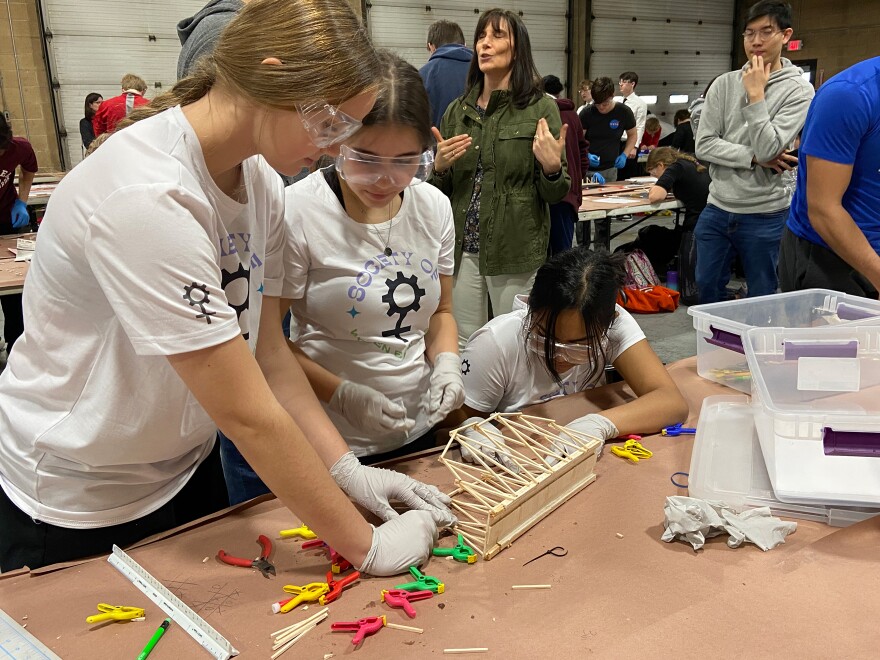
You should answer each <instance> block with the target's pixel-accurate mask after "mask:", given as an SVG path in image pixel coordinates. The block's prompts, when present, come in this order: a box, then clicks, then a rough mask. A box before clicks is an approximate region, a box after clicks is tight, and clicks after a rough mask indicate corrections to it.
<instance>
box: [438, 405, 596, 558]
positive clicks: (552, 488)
mask: <svg viewBox="0 0 880 660" xmlns="http://www.w3.org/2000/svg"><path fill="white" fill-rule="evenodd" d="M488 421H490V422H492V424H493V425H494V426H495V428H496V429H498V430H497V431H496V430H493V429H492V428H491V427H489V428H487V427H486V426H479V425H478V423H476V422H475V423H474V424H469V425H467V426H463V427H461V428H458V429H456V430H454V431H452V432H451V433H450V440H449V443H448V444H447V445H446V448H445V449H444V450H443V453H442V454H440V462H441V463H443V464H444V465H445V466H446V467H447V468H448V469H449V471H450V472H452V474H453V476H454V477H455V485H456V486H457V488H456V489H455V490H454V491H453V492H452V493H450V495H451V496H452V507H453V509H455V511H456V513H457V515H458V519H459V522H458V524H457V525H456V528H455V531H456V532H457V533H459V534H461V535H462V536H463V537H464V539H465V540H466V541H467V542H468V544H470V545H471V546H472V547H473V548H474V549H475V550H476V551H477V552H479V553H480V555H482V557H483V559H485V560H489V559H492V558H493V557H494V556H495V555H497V554H498V553H499V552H501V551H502V550H503V549H504V548H508V547H510V545H511V544H512V543H513V542H514V541H515V540H516V539H517V538H519V537H520V536H521V535H523V534H524V533H525V532H527V531H528V530H529V529H530V528H531V527H532V526H533V525H535V524H536V523H537V522H539V521H540V520H542V519H543V518H544V517H545V516H547V515H548V514H549V513H550V512H552V511H553V510H554V509H556V508H557V507H559V506H560V505H562V504H563V503H565V502H566V501H567V500H568V499H570V498H571V497H572V496H574V495H575V494H577V493H578V492H580V491H581V490H583V489H584V488H586V487H587V486H589V485H590V484H591V483H592V482H593V481H594V480H595V479H596V475H595V474H594V473H593V468H594V467H595V465H596V450H597V449H598V447H599V445H600V440H599V439H598V438H594V437H592V436H589V435H586V434H584V433H580V432H578V431H573V430H571V429H568V428H566V427H564V426H561V425H559V424H557V423H556V422H555V421H553V420H552V419H546V418H543V417H533V416H530V415H524V414H522V413H495V414H494V415H492V416H491V417H489V419H488ZM467 431H470V432H471V433H472V434H473V433H474V432H476V433H478V434H479V436H480V437H481V439H480V440H478V441H475V440H474V439H473V438H471V437H468V435H466V432H467ZM499 431H500V432H499ZM481 444H484V445H485V444H489V445H494V447H495V448H497V449H499V450H502V451H503V452H504V454H506V456H507V457H509V460H507V461H505V462H506V464H505V463H502V462H499V461H498V460H495V458H493V457H491V456H489V455H487V454H486V453H484V452H482V451H480V445H481ZM456 445H458V446H459V447H466V448H467V449H469V450H470V451H471V453H472V454H473V456H474V459H475V463H474V464H469V463H465V462H463V461H462V460H461V459H460V458H459V453H458V451H457V447H456ZM490 448H491V447H490ZM490 453H491V452H490Z"/></svg>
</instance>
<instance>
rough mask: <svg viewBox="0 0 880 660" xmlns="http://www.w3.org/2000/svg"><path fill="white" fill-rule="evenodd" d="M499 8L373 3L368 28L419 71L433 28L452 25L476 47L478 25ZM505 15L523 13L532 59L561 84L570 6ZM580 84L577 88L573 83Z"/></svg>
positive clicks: (552, 0) (448, 2)
mask: <svg viewBox="0 0 880 660" xmlns="http://www.w3.org/2000/svg"><path fill="white" fill-rule="evenodd" d="M496 6H498V5H497V4H491V5H486V6H484V7H477V8H475V7H474V3H473V2H465V1H463V0H444V1H443V2H440V3H438V4H434V3H433V2H432V3H430V5H427V4H426V3H425V2H424V1H422V2H417V1H415V0H372V1H371V2H368V3H367V14H366V19H367V25H368V27H369V29H370V36H371V37H372V39H373V43H375V44H376V45H377V46H379V47H381V48H388V49H389V50H393V51H394V52H396V53H397V54H398V55H400V56H401V57H403V58H404V59H406V60H407V61H408V62H409V63H410V64H412V65H413V66H415V67H416V68H419V67H421V66H422V65H423V64H424V63H425V62H427V61H428V55H429V53H428V51H427V48H426V47H425V42H426V40H427V36H428V28H429V27H430V26H431V23H433V22H434V21H439V20H447V21H454V22H456V23H458V24H459V25H460V26H461V29H462V31H463V32H464V38H465V40H466V41H467V43H468V46H473V38H474V29H475V28H476V26H477V19H478V18H479V17H480V14H482V13H483V12H484V11H485V10H487V9H492V8H493V7H496ZM504 8H505V9H509V10H511V11H515V12H520V15H521V16H522V19H523V23H524V24H525V26H526V28H527V29H528V31H529V38H530V39H531V42H532V56H533V57H534V58H535V65H536V66H537V67H538V71H539V72H540V73H541V75H542V76H546V75H549V74H554V75H556V76H559V78H560V80H562V81H563V83H564V82H565V80H566V77H567V73H566V72H567V71H568V54H567V52H566V50H567V47H568V19H567V18H566V12H567V11H568V0H531V1H523V0H519V1H514V2H511V3H505V4H504ZM575 84H576V83H575Z"/></svg>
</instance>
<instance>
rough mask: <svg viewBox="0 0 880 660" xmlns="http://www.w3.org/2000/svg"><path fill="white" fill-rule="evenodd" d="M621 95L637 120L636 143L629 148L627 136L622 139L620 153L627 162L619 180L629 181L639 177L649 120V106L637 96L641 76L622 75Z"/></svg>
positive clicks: (620, 81) (626, 72)
mask: <svg viewBox="0 0 880 660" xmlns="http://www.w3.org/2000/svg"><path fill="white" fill-rule="evenodd" d="M617 84H618V87H619V88H620V94H621V95H622V96H623V101H622V103H623V105H625V106H626V107H627V108H629V109H630V110H632V113H633V116H634V117H635V119H636V143H635V145H633V146H629V144H628V142H627V138H626V136H622V137H621V138H620V144H619V147H620V151H621V153H623V154H625V155H626V161H625V163H624V166H623V167H622V168H621V172H620V173H619V174H618V177H617V178H618V179H629V178H631V177H634V176H638V175H639V161H638V158H639V150H638V146H639V145H640V144H641V143H642V136H644V134H645V122H647V120H648V104H647V103H645V102H644V101H643V100H642V98H641V97H640V96H639V95H638V94H636V87H638V85H639V74H637V73H636V72H635V71H624V72H623V73H621V74H620V80H619V81H618V83H617Z"/></svg>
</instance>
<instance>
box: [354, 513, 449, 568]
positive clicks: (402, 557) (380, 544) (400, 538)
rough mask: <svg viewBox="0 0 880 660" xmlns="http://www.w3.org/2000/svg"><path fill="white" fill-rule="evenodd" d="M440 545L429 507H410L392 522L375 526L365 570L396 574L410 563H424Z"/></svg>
mask: <svg viewBox="0 0 880 660" xmlns="http://www.w3.org/2000/svg"><path fill="white" fill-rule="evenodd" d="M435 545H437V525H435V524H434V519H433V518H431V516H430V514H428V513H427V512H425V511H407V512H406V513H404V514H402V515H400V516H397V517H396V518H392V519H391V520H389V521H388V522H386V523H384V524H383V525H380V526H379V527H373V543H372V544H371V545H370V551H369V552H368V553H367V557H366V559H364V562H363V564H361V565H360V566H358V567H357V568H358V570H359V571H361V572H362V573H369V574H370V575H396V574H397V573H405V572H406V571H407V569H408V568H409V567H410V566H421V565H422V564H424V563H425V562H426V561H428V557H430V555H431V549H432V548H433V547H434V546H435Z"/></svg>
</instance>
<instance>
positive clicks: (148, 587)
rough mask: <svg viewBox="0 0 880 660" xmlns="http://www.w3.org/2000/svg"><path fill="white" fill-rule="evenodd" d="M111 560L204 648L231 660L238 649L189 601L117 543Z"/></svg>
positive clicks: (219, 659) (219, 657)
mask: <svg viewBox="0 0 880 660" xmlns="http://www.w3.org/2000/svg"><path fill="white" fill-rule="evenodd" d="M107 561H109V562H110V563H111V564H112V565H113V567H114V568H116V570H118V571H119V572H120V573H122V574H123V575H124V576H125V577H127V578H128V579H129V580H131V583H132V584H133V585H134V586H136V587H137V588H138V589H140V590H141V591H142V592H143V593H144V595H145V596H146V597H147V598H149V599H150V600H151V601H153V602H154V603H156V605H158V606H159V607H160V608H162V609H163V610H164V611H165V613H166V614H168V616H170V617H171V619H172V620H173V621H174V622H175V623H176V624H177V625H179V626H180V627H181V628H183V629H184V630H186V632H188V633H189V634H190V636H191V637H192V638H193V639H194V640H196V642H198V643H199V644H200V645H201V646H202V647H204V649H205V650H206V651H207V652H208V653H210V654H211V655H212V656H214V657H215V658H217V659H218V660H228V659H229V658H231V657H232V656H234V655H238V651H237V650H236V648H235V647H234V646H232V644H230V643H229V640H227V639H226V638H225V637H223V635H221V634H220V633H218V632H217V631H216V630H214V629H213V628H212V627H211V625H210V624H209V623H208V622H207V621H205V620H204V619H203V618H202V617H200V616H199V615H198V614H196V613H195V612H194V611H193V610H192V608H191V607H189V605H187V604H186V603H184V602H183V601H182V600H180V598H178V597H177V596H175V595H174V594H173V593H171V592H170V591H168V589H167V588H166V587H165V586H164V585H163V584H162V583H161V582H159V580H157V579H156V578H154V577H153V576H152V575H150V574H149V573H148V572H147V571H146V569H145V568H144V567H143V566H141V565H140V564H138V563H137V562H136V561H135V560H134V559H132V558H131V557H129V556H128V555H127V554H126V553H125V552H123V551H122V550H121V549H120V548H118V547H117V546H115V545H114V546H113V554H111V555H110V556H109V557H108V558H107Z"/></svg>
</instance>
